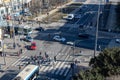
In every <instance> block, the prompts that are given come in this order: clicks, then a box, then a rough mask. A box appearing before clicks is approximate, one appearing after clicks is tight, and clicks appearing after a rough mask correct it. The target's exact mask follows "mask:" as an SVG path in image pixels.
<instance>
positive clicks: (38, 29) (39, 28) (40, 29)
mask: <svg viewBox="0 0 120 80" xmlns="http://www.w3.org/2000/svg"><path fill="white" fill-rule="evenodd" d="M35 30H37V31H44V28H43V27H37V28H35Z"/></svg>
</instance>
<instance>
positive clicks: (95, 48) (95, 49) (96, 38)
mask: <svg viewBox="0 0 120 80" xmlns="http://www.w3.org/2000/svg"><path fill="white" fill-rule="evenodd" d="M100 2H101V0H100ZM100 2H99V7H98V15H97V26H96V33H95V36H96V37H95V47H94V58H95V56H96V51H97V41H98V27H99V17H100Z"/></svg>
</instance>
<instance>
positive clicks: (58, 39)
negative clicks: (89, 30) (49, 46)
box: [53, 35, 66, 42]
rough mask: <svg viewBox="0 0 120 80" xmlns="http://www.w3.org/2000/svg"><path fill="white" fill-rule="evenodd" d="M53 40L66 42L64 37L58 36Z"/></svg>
mask: <svg viewBox="0 0 120 80" xmlns="http://www.w3.org/2000/svg"><path fill="white" fill-rule="evenodd" d="M53 40H55V41H62V42H64V41H65V40H66V39H65V38H64V37H60V36H58V35H56V36H54V37H53Z"/></svg>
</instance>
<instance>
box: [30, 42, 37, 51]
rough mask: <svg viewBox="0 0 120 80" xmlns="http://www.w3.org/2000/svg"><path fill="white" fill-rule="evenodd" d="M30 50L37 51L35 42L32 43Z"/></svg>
mask: <svg viewBox="0 0 120 80" xmlns="http://www.w3.org/2000/svg"><path fill="white" fill-rule="evenodd" d="M30 49H31V50H36V49H37V46H36V42H32V43H31V45H30Z"/></svg>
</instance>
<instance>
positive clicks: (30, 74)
mask: <svg viewBox="0 0 120 80" xmlns="http://www.w3.org/2000/svg"><path fill="white" fill-rule="evenodd" d="M38 74H39V66H37V65H31V64H30V65H27V66H26V67H25V68H24V69H23V70H22V71H21V72H20V73H19V74H18V75H17V76H16V77H15V78H14V79H13V80H34V79H35V78H37V76H38Z"/></svg>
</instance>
